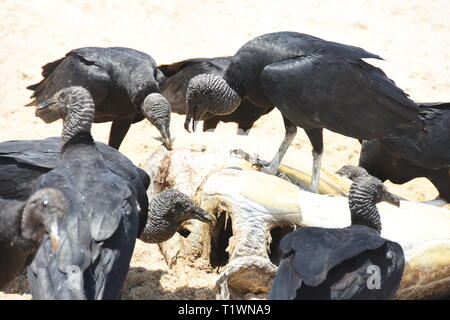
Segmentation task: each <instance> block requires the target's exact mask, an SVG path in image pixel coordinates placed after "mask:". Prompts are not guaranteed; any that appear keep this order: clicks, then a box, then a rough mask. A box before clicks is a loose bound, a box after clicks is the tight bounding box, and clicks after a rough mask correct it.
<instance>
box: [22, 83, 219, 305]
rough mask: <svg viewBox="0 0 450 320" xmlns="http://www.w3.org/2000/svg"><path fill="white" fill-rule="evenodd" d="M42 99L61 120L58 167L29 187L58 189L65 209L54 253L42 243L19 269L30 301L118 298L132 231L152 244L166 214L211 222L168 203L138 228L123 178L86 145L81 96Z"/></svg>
mask: <svg viewBox="0 0 450 320" xmlns="http://www.w3.org/2000/svg"><path fill="white" fill-rule="evenodd" d="M50 99H51V101H47V102H45V104H44V105H45V107H46V108H49V107H52V106H53V107H54V109H55V110H57V111H58V112H59V113H60V114H61V117H62V118H63V132H62V138H61V143H62V148H61V151H60V161H59V164H58V166H57V167H56V168H55V169H53V170H51V171H49V172H47V173H44V174H43V175H41V176H40V177H39V178H38V179H37V180H36V182H35V189H37V190H40V189H42V188H48V187H53V188H58V189H59V190H60V191H61V192H62V193H63V194H64V196H65V198H66V199H67V203H68V210H67V213H66V215H65V217H64V219H63V223H62V227H61V228H60V238H61V241H60V246H59V247H58V249H57V250H56V251H55V252H52V251H51V244H50V242H49V241H46V240H45V239H44V241H43V242H42V244H41V246H40V248H39V250H38V251H37V253H36V255H35V257H34V260H33V261H32V263H31V264H30V265H29V266H28V268H27V271H28V272H27V275H28V282H29V285H30V289H31V293H32V296H33V298H34V299H118V298H119V297H120V293H121V289H122V286H123V283H124V281H125V277H126V275H127V273H128V269H129V264H130V260H131V256H132V253H133V250H134V245H135V242H136V238H137V236H138V234H139V230H138V229H139V228H140V227H142V228H143V229H144V230H143V232H142V234H141V235H142V236H143V237H146V238H150V239H155V238H156V236H157V233H158V231H160V232H161V233H162V234H163V236H165V237H167V226H165V225H163V224H162V225H159V224H158V223H159V222H162V223H164V222H167V221H170V223H176V222H178V220H176V219H175V220H172V219H170V217H169V216H168V214H172V215H178V216H182V217H183V218H185V217H187V219H189V218H196V219H199V220H201V221H205V222H211V223H213V222H214V217H211V215H210V214H209V213H207V212H205V211H202V210H195V209H196V208H192V206H187V207H186V206H185V202H186V201H185V200H184V199H183V200H180V198H176V199H178V200H176V201H173V202H170V203H169V202H168V201H167V199H166V198H164V203H165V204H166V205H165V206H162V207H160V208H159V209H161V210H164V212H160V211H155V210H153V208H151V210H150V215H149V219H148V220H147V221H146V225H144V226H139V212H140V205H139V201H138V200H139V199H138V192H137V190H136V187H135V186H134V185H133V183H132V182H131V181H130V179H127V178H124V177H122V176H120V175H118V174H116V173H114V171H113V170H111V169H109V168H108V163H107V162H106V161H105V159H104V158H103V155H102V153H101V152H99V150H98V148H97V147H96V145H95V143H94V141H93V139H92V135H91V133H90V129H91V125H92V121H93V119H94V113H95V106H94V101H93V99H92V96H91V95H90V93H89V91H88V90H86V89H85V88H83V87H80V86H72V87H70V88H65V89H62V90H60V91H58V92H57V93H56V95H54V96H53V97H51V98H50ZM110 149H111V148H110ZM116 152H117V151H116ZM137 179H141V177H140V176H138V177H137ZM141 183H143V182H142V181H141ZM157 197H158V196H157ZM160 197H163V195H161V196H159V197H158V198H160ZM155 198H156V197H155ZM183 210H185V211H188V212H185V211H183ZM158 219H159V220H158ZM169 236H170V235H169Z"/></svg>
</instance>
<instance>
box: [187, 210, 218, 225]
mask: <svg viewBox="0 0 450 320" xmlns="http://www.w3.org/2000/svg"><path fill="white" fill-rule="evenodd" d="M191 215H192V219H197V220H200V221H202V222H205V223H209V224H211V225H213V226H214V225H215V224H216V223H217V219H216V216H215V215H213V214H212V213H209V212H208V211H206V210H203V209H202V208H200V207H197V206H196V207H195V208H194V209H192V210H191Z"/></svg>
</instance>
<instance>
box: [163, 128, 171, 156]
mask: <svg viewBox="0 0 450 320" xmlns="http://www.w3.org/2000/svg"><path fill="white" fill-rule="evenodd" d="M160 132H161V137H162V143H163V145H164V147H166V149H167V150H169V151H170V150H172V144H173V140H172V139H170V131H169V129H167V128H162V129H161V130H160Z"/></svg>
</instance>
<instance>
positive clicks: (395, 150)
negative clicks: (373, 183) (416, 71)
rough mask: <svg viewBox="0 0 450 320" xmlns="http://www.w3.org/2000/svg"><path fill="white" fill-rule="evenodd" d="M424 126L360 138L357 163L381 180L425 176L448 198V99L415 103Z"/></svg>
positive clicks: (449, 176)
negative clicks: (386, 134) (442, 101)
mask: <svg viewBox="0 0 450 320" xmlns="http://www.w3.org/2000/svg"><path fill="white" fill-rule="evenodd" d="M417 105H418V107H419V116H420V118H421V119H422V120H423V122H424V124H425V126H424V130H420V129H397V130H395V131H394V132H393V133H392V134H390V135H389V136H387V137H386V138H383V139H373V140H366V141H363V142H362V148H361V154H360V158H359V166H361V167H363V168H365V169H366V170H367V171H368V172H369V174H371V175H373V176H375V177H377V178H378V179H380V180H382V181H385V180H387V179H389V180H391V181H392V182H394V183H405V182H407V181H409V180H412V179H414V178H417V177H425V178H428V179H429V180H430V181H431V182H432V183H433V184H434V186H435V187H436V188H437V190H438V191H439V197H440V198H442V199H445V201H446V202H450V103H418V104H417Z"/></svg>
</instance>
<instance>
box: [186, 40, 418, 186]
mask: <svg viewBox="0 0 450 320" xmlns="http://www.w3.org/2000/svg"><path fill="white" fill-rule="evenodd" d="M363 58H374V59H381V57H379V56H377V55H375V54H372V53H370V52H367V51H366V50H364V49H362V48H358V47H354V46H349V45H344V44H340V43H336V42H330V41H326V40H323V39H320V38H317V37H313V36H310V35H306V34H301V33H296V32H277V33H270V34H265V35H262V36H259V37H256V38H254V39H252V40H250V41H249V42H247V43H246V44H245V45H243V46H242V47H241V48H240V49H239V50H238V51H237V53H236V54H235V55H234V56H233V57H232V59H231V63H230V65H229V66H228V68H227V69H226V70H225V74H224V75H223V77H221V76H218V75H215V74H202V75H198V76H196V77H194V78H193V79H191V81H190V83H189V85H188V89H187V93H186V100H187V104H188V112H187V115H186V121H185V124H184V125H185V128H186V130H189V125H190V122H191V120H193V121H194V122H195V121H196V120H198V119H201V118H202V116H203V114H204V113H206V112H210V113H213V114H218V115H224V114H229V113H231V112H233V111H234V110H235V109H236V108H237V107H238V106H239V105H240V103H241V102H242V100H244V99H247V100H249V101H250V102H251V103H252V104H254V105H256V106H258V107H266V108H267V107H271V106H276V107H277V108H278V109H279V110H280V111H281V114H282V115H283V120H284V126H285V129H286V133H285V137H284V140H283V142H282V144H281V146H280V148H279V150H278V152H277V153H276V155H275V157H274V158H273V159H272V161H271V162H270V163H269V162H266V161H262V160H260V159H258V158H257V159H256V161H255V164H256V165H258V166H259V167H261V169H262V171H264V172H266V173H270V174H275V173H277V171H278V167H279V164H280V162H281V160H282V158H283V156H284V154H285V153H286V151H287V149H288V148H289V145H290V144H291V142H292V140H293V139H294V137H295V135H296V133H297V127H301V128H303V129H304V130H305V132H306V134H307V135H308V138H309V140H310V141H311V144H312V146H313V159H314V160H313V170H312V181H311V189H312V190H313V191H317V188H318V183H319V178H320V167H321V160H322V153H323V136H322V131H323V128H326V129H329V130H331V131H334V132H337V133H340V134H343V135H346V136H349V137H353V138H358V139H374V138H382V137H385V136H387V135H388V134H389V133H391V132H392V131H393V130H394V129H395V128H400V127H410V126H421V125H422V124H421V122H420V119H419V117H418V110H417V107H416V105H415V104H414V102H413V101H411V100H410V99H409V98H408V96H407V94H406V93H405V92H403V91H402V90H401V89H400V88H398V87H397V86H396V85H395V83H394V82H393V81H392V80H391V79H389V78H388V77H387V76H386V75H385V73H384V72H383V71H382V70H381V69H379V68H376V67H374V66H372V65H370V64H368V63H366V62H365V61H363V60H362V59H363ZM236 152H237V153H240V154H242V151H241V150H236Z"/></svg>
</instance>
